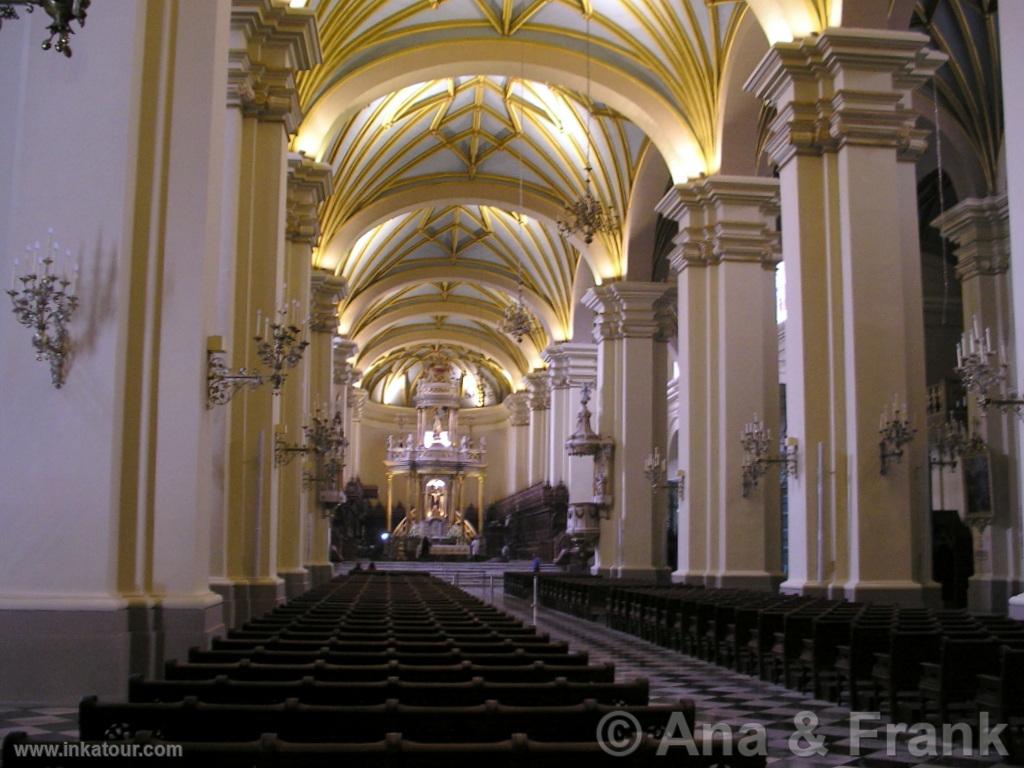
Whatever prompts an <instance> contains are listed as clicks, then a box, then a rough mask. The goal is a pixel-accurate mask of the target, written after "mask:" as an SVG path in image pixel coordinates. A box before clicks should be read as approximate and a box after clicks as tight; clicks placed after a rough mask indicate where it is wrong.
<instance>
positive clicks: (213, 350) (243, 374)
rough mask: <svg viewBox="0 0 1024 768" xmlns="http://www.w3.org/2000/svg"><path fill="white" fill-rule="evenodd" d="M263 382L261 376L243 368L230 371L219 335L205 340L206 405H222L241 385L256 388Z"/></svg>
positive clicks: (208, 406)
mask: <svg viewBox="0 0 1024 768" xmlns="http://www.w3.org/2000/svg"><path fill="white" fill-rule="evenodd" d="M262 383H263V377H262V376H260V375H259V374H256V373H249V371H248V370H246V369H245V368H239V369H238V370H237V371H231V370H230V369H229V368H228V364H227V352H225V351H224V348H223V343H222V340H221V337H220V336H211V337H209V339H207V342H206V407H207V408H212V407H213V406H215V405H224V404H225V403H227V402H228V401H230V400H231V398H232V397H234V394H235V392H236V391H237V390H239V389H242V388H243V387H248V388H249V389H256V387H258V386H259V385H260V384H262Z"/></svg>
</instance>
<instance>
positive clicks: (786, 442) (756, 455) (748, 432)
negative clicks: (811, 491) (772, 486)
mask: <svg viewBox="0 0 1024 768" xmlns="http://www.w3.org/2000/svg"><path fill="white" fill-rule="evenodd" d="M771 442H772V437H771V430H770V429H768V428H767V427H765V425H764V422H762V421H761V420H760V419H758V418H757V414H756V413H755V414H754V420H753V421H752V422H750V423H748V424H746V425H744V427H743V434H742V435H740V444H741V445H742V446H743V453H744V456H743V470H742V482H743V497H744V498H747V497H749V496H750V493H751V491H753V490H754V489H755V488H756V487H757V486H758V484H759V483H760V482H761V478H762V477H764V476H765V475H766V474H767V473H768V465H769V464H781V465H782V471H783V472H784V473H785V474H786V475H788V476H789V477H796V475H797V472H798V471H799V463H798V459H797V454H798V446H797V441H796V438H795V437H790V438H784V439H780V441H779V454H778V455H777V456H772V455H770V454H769V453H768V450H769V448H770V446H771Z"/></svg>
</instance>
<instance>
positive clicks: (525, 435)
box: [502, 392, 530, 495]
mask: <svg viewBox="0 0 1024 768" xmlns="http://www.w3.org/2000/svg"><path fill="white" fill-rule="evenodd" d="M502 404H503V405H504V406H505V409H506V410H507V411H508V449H507V454H508V472H507V476H508V485H507V486H506V489H505V490H506V493H507V494H508V495H512V494H513V493H517V492H518V491H521V490H523V489H524V488H526V487H527V486H528V485H529V483H528V479H529V465H530V442H529V441H530V435H529V427H530V404H529V395H527V393H526V392H513V393H512V394H510V395H509V396H508V397H506V398H505V400H504V402H503V403H502Z"/></svg>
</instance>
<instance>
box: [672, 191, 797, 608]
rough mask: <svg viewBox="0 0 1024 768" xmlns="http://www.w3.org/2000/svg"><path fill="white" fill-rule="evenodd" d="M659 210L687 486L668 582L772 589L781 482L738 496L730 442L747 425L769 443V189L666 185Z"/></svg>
mask: <svg viewBox="0 0 1024 768" xmlns="http://www.w3.org/2000/svg"><path fill="white" fill-rule="evenodd" d="M658 210H659V212H660V213H662V215H664V216H667V217H669V218H672V219H674V220H675V221H677V222H678V224H679V233H678V235H677V236H676V239H675V244H676V249H675V251H674V252H673V254H672V256H671V259H672V265H673V269H674V270H675V271H676V272H677V301H678V314H679V322H678V324H677V327H678V333H679V375H680V386H679V388H678V389H679V392H678V393H677V397H676V404H677V407H678V422H679V425H680V430H679V440H680V445H679V468H680V469H681V470H682V471H684V472H685V473H686V478H687V480H686V491H685V495H684V496H683V499H682V503H681V504H680V505H679V525H678V532H679V533H678V535H679V569H678V570H677V571H676V573H674V574H673V578H674V579H675V580H677V581H682V582H687V583H702V584H706V585H708V586H726V587H760V588H765V589H767V588H771V587H773V585H774V583H775V582H776V581H778V580H780V577H781V562H780V556H781V543H780V536H781V520H780V517H779V495H780V494H779V484H778V482H777V480H776V477H777V475H776V473H775V472H769V473H768V475H767V477H766V478H765V479H764V481H763V482H762V483H761V486H760V487H759V488H757V489H755V490H754V491H753V492H752V493H751V494H750V495H749V496H747V497H744V496H743V494H742V486H741V477H742V467H743V461H744V455H743V449H742V447H741V445H740V434H741V432H742V429H743V425H744V424H746V423H747V422H749V421H752V420H753V418H754V416H755V415H757V416H758V417H760V418H761V420H762V421H763V422H764V424H765V425H766V427H767V428H768V429H770V430H771V432H772V434H773V435H775V436H776V437H777V436H779V399H780V388H779V379H778V364H777V346H778V334H777V328H776V323H775V268H776V265H777V263H778V261H779V235H778V232H777V231H776V226H775V220H776V217H777V215H778V183H777V182H775V181H774V180H772V179H763V178H743V177H733V176H713V177H710V178H703V179H700V180H697V181H694V182H691V183H687V184H681V185H678V186H677V187H675V188H674V189H673V190H671V191H670V192H669V193H668V194H667V195H666V196H665V197H664V198H663V199H662V201H661V202H660V203H659V205H658ZM709 374H710V376H709ZM684 425H686V426H684ZM736 531H743V535H742V536H738V535H736Z"/></svg>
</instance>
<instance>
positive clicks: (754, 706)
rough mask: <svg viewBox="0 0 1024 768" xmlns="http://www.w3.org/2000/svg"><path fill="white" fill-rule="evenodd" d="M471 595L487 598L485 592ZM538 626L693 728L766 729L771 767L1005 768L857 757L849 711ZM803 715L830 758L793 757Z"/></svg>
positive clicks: (635, 644) (685, 660)
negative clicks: (688, 712)
mask: <svg viewBox="0 0 1024 768" xmlns="http://www.w3.org/2000/svg"><path fill="white" fill-rule="evenodd" d="M469 591H471V592H474V593H475V594H477V595H478V596H481V597H483V598H484V599H489V594H488V593H487V592H483V591H481V590H469ZM494 602H495V604H496V605H497V606H498V607H500V608H502V609H504V610H505V611H508V612H509V613H512V614H515V615H517V616H519V617H520V618H522V619H524V620H527V621H529V620H531V619H532V616H531V610H530V607H529V602H528V601H526V600H520V599H517V598H506V597H504V596H503V595H501V594H499V593H498V591H497V590H495V596H494ZM537 625H538V628H539V629H540V630H541V631H543V632H547V633H549V634H550V635H551V636H552V637H553V638H554V639H558V640H565V641H567V642H568V643H569V645H570V647H571V648H572V649H573V650H580V651H588V652H589V653H590V658H591V661H592V662H594V663H600V662H605V661H610V662H613V663H614V664H615V671H616V677H617V678H618V679H620V680H624V679H630V678H634V677H646V678H647V679H648V680H649V681H650V686H651V701H652V703H668V702H673V701H678V700H679V699H692V700H693V701H694V703H695V704H696V708H697V723H698V727H699V725H700V724H701V723H706V724H708V725H710V724H713V723H728V724H730V725H732V726H733V727H740V726H743V725H744V724H747V723H758V724H760V725H762V726H764V728H765V731H766V732H767V738H768V741H767V745H768V756H769V757H768V762H769V764H770V765H772V766H773V768H787V767H788V766H800V767H801V768H817V767H819V766H821V767H824V766H836V765H851V766H865V767H870V768H911V767H913V766H918V767H919V768H924V766H945V768H960V767H961V766H963V767H964V768H968V767H969V768H995V766H999V767H1000V768H1002V766H1004V765H1010V763H1007V762H1004V759H1003V758H1001V757H999V756H998V755H995V754H992V755H990V756H988V757H981V756H978V755H976V754H974V755H971V756H967V755H965V754H964V749H963V748H962V747H960V746H959V745H946V746H945V747H943V746H942V745H941V744H940V745H939V746H938V748H937V751H938V752H939V755H937V756H915V755H914V754H912V753H911V751H910V749H909V747H908V737H907V736H906V735H898V736H896V737H895V738H894V744H895V749H894V750H893V751H892V752H891V753H890V751H889V750H888V749H887V744H886V741H885V737H884V733H882V734H881V738H879V739H870V740H869V739H866V738H865V739H862V740H861V742H860V747H859V750H857V751H856V752H855V751H854V749H853V745H852V744H851V740H850V733H851V728H850V710H849V708H847V707H839V706H836V705H835V704H834V703H832V702H829V701H819V700H816V699H813V698H810V697H809V696H807V695H806V694H802V693H796V692H794V691H791V690H789V689H787V688H783V687H781V686H778V685H773V684H771V683H766V682H763V681H761V680H758V679H756V678H752V677H748V676H747V675H741V674H739V673H736V672H731V671H729V670H726V669H723V668H721V667H718V666H715V665H713V664H708V663H707V662H703V661H699V660H697V659H693V658H691V657H689V656H685V655H683V654H680V653H676V652H675V651H671V650H668V649H667V648H662V647H661V646H658V645H654V644H652V643H648V642H646V641H644V640H641V639H639V638H637V637H634V636H632V635H628V634H625V633H623V632H618V631H616V630H613V629H608V628H607V627H605V626H602V625H600V624H596V623H594V622H589V621H584V620H583V619H577V618H576V617H574V616H569V615H567V614H564V613H559V612H557V611H551V610H546V609H543V608H542V609H541V610H540V612H539V614H538V620H537ZM801 712H812V713H814V716H815V717H816V718H817V721H818V724H817V725H816V726H814V727H813V728H812V729H811V730H812V733H813V735H814V736H815V737H821V736H823V737H824V742H823V746H824V748H825V749H826V750H827V754H825V755H823V756H822V755H810V756H799V757H798V756H796V755H795V754H794V752H793V751H792V750H791V749H790V746H789V743H790V737H791V736H793V735H794V734H795V733H796V732H797V726H796V725H795V724H794V717H795V716H796V715H797V714H798V713H801ZM883 724H884V723H883V721H871V720H864V721H862V722H861V723H860V728H861V729H865V730H866V729H871V728H874V727H876V726H879V725H883ZM795 746H796V747H797V749H799V750H801V751H803V750H807V748H808V746H809V745H808V742H807V741H806V740H800V741H797V743H796V744H795ZM919 751H920V750H919ZM943 753H945V754H943ZM804 754H807V752H805V753H804ZM1018 764H1019V763H1018Z"/></svg>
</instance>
